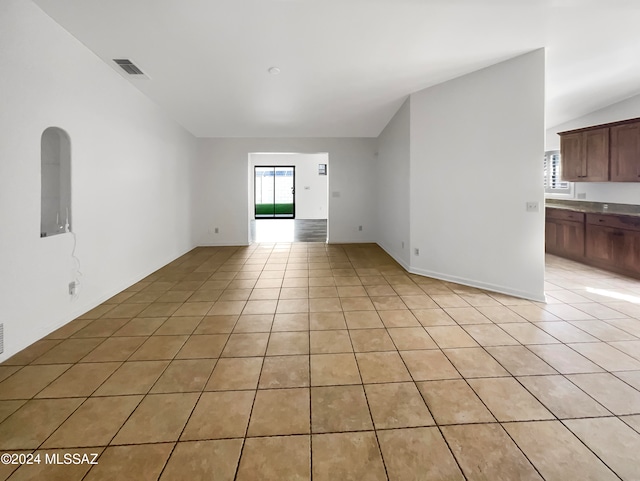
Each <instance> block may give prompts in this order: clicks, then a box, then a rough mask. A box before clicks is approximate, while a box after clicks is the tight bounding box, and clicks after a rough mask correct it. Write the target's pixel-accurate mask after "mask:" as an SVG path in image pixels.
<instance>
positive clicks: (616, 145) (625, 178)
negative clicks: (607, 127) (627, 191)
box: [611, 122, 640, 182]
mask: <svg viewBox="0 0 640 481" xmlns="http://www.w3.org/2000/svg"><path fill="white" fill-rule="evenodd" d="M611 181H612V182H640V122H633V123H629V124H624V125H618V126H615V127H612V128H611Z"/></svg>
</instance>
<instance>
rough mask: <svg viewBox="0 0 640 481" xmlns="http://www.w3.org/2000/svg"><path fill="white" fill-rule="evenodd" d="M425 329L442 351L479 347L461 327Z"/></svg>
mask: <svg viewBox="0 0 640 481" xmlns="http://www.w3.org/2000/svg"><path fill="white" fill-rule="evenodd" d="M425 329H426V330H427V332H428V333H429V335H430V336H431V337H432V338H433V340H434V341H436V344H438V346H439V347H440V348H441V349H445V348H455V347H477V346H478V343H477V342H476V341H474V340H473V338H472V337H471V336H470V335H469V334H467V333H466V332H465V331H464V329H462V328H461V327H460V326H431V327H425Z"/></svg>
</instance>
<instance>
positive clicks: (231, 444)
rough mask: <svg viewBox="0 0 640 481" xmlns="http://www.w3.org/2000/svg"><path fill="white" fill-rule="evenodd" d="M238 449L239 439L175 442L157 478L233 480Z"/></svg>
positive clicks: (239, 445) (240, 444) (167, 480)
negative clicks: (165, 464) (160, 474)
mask: <svg viewBox="0 0 640 481" xmlns="http://www.w3.org/2000/svg"><path fill="white" fill-rule="evenodd" d="M241 450H242V440H241V439H218V440H214V441H194V442H191V441H190V442H180V443H178V444H176V447H175V449H174V451H173V453H172V454H171V458H170V459H169V462H168V463H167V466H166V467H165V469H164V471H163V472H162V476H161V477H160V481H173V480H176V479H194V480H195V479H215V480H216V481H233V478H234V476H235V472H236V467H237V465H238V459H239V458H240V451H241Z"/></svg>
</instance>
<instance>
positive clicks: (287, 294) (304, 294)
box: [279, 287, 310, 299]
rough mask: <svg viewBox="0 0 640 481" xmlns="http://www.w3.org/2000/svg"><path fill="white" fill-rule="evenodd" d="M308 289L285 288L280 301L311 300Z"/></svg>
mask: <svg viewBox="0 0 640 481" xmlns="http://www.w3.org/2000/svg"><path fill="white" fill-rule="evenodd" d="M309 297H310V296H309V288H308V287H283V288H282V290H281V291H280V295H279V298H280V299H309Z"/></svg>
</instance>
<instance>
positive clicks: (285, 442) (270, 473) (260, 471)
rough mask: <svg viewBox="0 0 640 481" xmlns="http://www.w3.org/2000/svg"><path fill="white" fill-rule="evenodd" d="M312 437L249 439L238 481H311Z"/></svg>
mask: <svg viewBox="0 0 640 481" xmlns="http://www.w3.org/2000/svg"><path fill="white" fill-rule="evenodd" d="M310 452H311V446H310V437H309V436H278V437H266V438H248V439H247V440H246V441H245V444H244V449H243V450H242V458H241V459H240V466H239V467H238V476H237V477H236V481H283V480H285V479H288V480H289V479H290V480H292V481H293V480H295V481H305V480H310V479H311V459H310V458H311V455H310Z"/></svg>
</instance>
